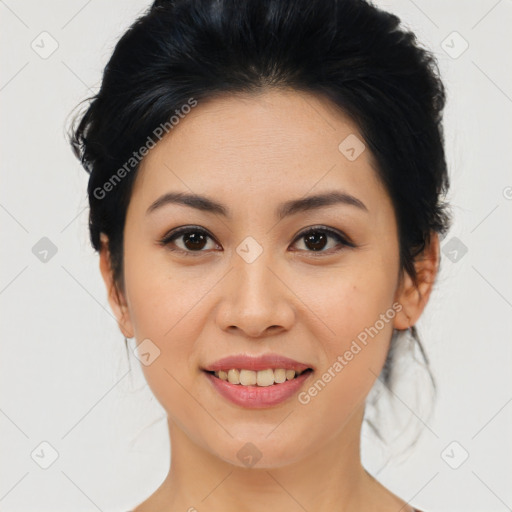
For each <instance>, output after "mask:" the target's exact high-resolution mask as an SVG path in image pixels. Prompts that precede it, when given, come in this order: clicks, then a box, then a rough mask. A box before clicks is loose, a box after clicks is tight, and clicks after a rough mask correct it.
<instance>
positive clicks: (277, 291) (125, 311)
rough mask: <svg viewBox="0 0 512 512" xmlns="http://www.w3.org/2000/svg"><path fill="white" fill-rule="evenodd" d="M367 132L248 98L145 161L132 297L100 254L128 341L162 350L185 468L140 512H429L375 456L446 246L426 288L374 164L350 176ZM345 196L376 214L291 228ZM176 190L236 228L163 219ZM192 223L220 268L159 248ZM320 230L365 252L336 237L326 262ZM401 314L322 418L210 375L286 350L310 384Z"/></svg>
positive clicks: (158, 388)
mask: <svg viewBox="0 0 512 512" xmlns="http://www.w3.org/2000/svg"><path fill="white" fill-rule="evenodd" d="M350 134H355V135H356V136H358V137H359V139H361V140H362V136H361V135H360V132H359V131H358V127H357V125H356V124H354V123H353V122H352V121H351V120H350V119H349V118H348V117H346V116H344V115H343V114H342V113H340V112H339V110H337V109H335V107H334V106H333V105H332V104H330V103H329V102H327V101H326V100H323V99H321V98H319V97H315V96H312V95H309V94H307V93H299V92H296V91H289V90H288V91H283V90H280V91H277V90H270V91H265V92H264V93H262V94H259V95H250V96H241V95H239V96H233V95H231V96H229V97H219V98H216V99H214V100H210V101H207V102H203V103H199V104H198V105H197V106H196V107H195V108H194V109H193V110H192V111H191V112H190V114H188V115H187V116H186V117H185V118H184V119H183V120H181V121H180V123H179V124H178V125H177V126H175V128H174V129H173V130H172V132H170V134H169V135H167V136H166V137H165V138H163V139H162V140H161V141H160V142H158V143H157V144H156V146H155V147H154V148H153V149H152V150H151V151H150V152H149V153H148V155H147V156H146V157H145V158H144V160H143V161H142V163H141V167H140V169H139V171H138V175H137V177H136V181H135V184H134V189H133V193H132V197H131V200H130V203H129V207H128V211H127V217H126V225H125V231H124V237H125V239H124V287H123V286H122V285H121V286H118V287H117V288H116V283H114V281H113V277H112V272H111V267H110V258H109V252H108V238H107V237H106V236H105V235H102V241H103V246H102V249H101V252H100V269H101V273H102V276H103V279H104V280H105V284H106V287H107V290H108V292H109V301H110V305H111V307H112V309H113V311H114V313H115V314H116V317H117V319H118V322H119V327H120V329H121V331H122V332H123V334H124V335H125V336H126V337H127V338H132V337H135V338H136V340H137V343H139V342H141V341H142V340H144V339H146V338H149V339H150V340H151V341H152V343H153V344H155V345H156V346H157V347H158V348H159V350H160V355H159V356H158V357H157V358H156V359H155V360H154V361H153V362H152V363H151V364H150V365H148V366H144V365H143V366H142V368H143V371H144V374H145V377H146V379H147V381H148V384H149V386H150V388H151V390H152V392H153V393H154V394H155V396H156V398H157V399H158V400H159V402H160V403H161V404H162V406H163V407H164V409H165V410H166V412H167V414H168V425H169V435H170V441H171V446H172V464H171V467H170V470H169V473H168V475H167V477H166V479H165V480H164V481H163V482H162V484H161V486H160V487H159V488H158V489H157V490H156V491H155V493H154V494H153V495H151V496H150V497H149V498H148V499H147V500H146V501H144V502H143V503H141V504H140V505H139V506H138V507H137V508H136V509H135V510H136V512H145V511H149V510H151V511H152V512H158V511H164V510H165V511H167V512H169V511H186V510H191V511H192V510H199V511H203V510H204V511H209V512H220V511H222V512H231V511H237V512H238V511H240V510H244V511H245V512H253V511H254V512H255V511H261V510H265V509H266V508H268V507H269V506H271V507H272V508H273V509H275V510H287V511H301V512H303V511H304V510H308V511H313V510H314V511H316V512H327V511H332V510H334V509H335V510H343V511H346V512H352V511H356V510H365V511H370V512H371V511H377V510H378V511H380V512H382V511H393V512H398V510H401V511H402V512H407V511H409V510H412V509H411V508H410V507H409V505H407V504H406V502H404V501H403V500H401V499H400V498H398V497H397V496H395V495H394V494H392V493H391V492H390V491H389V490H387V489H385V488H384V487H383V486H382V485H381V484H380V483H378V482H377V481H376V480H375V479H374V478H373V477H371V476H370V475H369V474H368V473H367V472H366V471H365V469H364V468H363V466H362V465H361V460H360V450H359V442H360V434H361V424H362V419H363V413H364V405H365V399H366V397H367V395H368V393H369V391H370V389H371V388H372V385H373V384H374V381H375V379H376V376H377V375H378V374H379V372H380V370H381V369H382V366H383V364H384V361H385V357H386V354H387V351H388V348H389V343H390V339H391V335H392V330H393V328H396V329H400V330H402V329H407V328H408V327H409V326H412V325H414V324H415V323H416V321H417V320H418V318H419V317H420V315H421V313H422V311H423V309H424V307H425V306H426V303H427V301H428V297H429V295H430V292H431V289H432V286H433V283H434V280H435V276H436V273H437V270H438V265H439V240H438V237H437V236H436V235H435V234H433V236H432V241H431V243H430V245H428V246H427V247H426V249H425V251H424V252H423V253H422V254H421V255H420V256H419V257H418V259H417V261H416V269H417V271H418V274H419V277H420V282H419V285H418V287H415V286H414V285H413V283H412V280H411V279H410V277H409V276H408V275H406V274H401V273H400V269H399V257H398V256H399V254H398V248H399V246H398V234H397V225H396V219H395V215H394V210H393V205H392V203H391V200H390V198H389V196H388V194H387V192H386V190H385V188H384V187H383V186H382V184H381V183H380V181H379V180H378V177H377V173H376V171H375V167H374V163H373V160H372V155H371V154H370V151H369V150H368V149H366V150H365V151H363V152H362V154H361V155H360V156H359V157H358V158H357V159H356V160H354V161H349V160H348V159H347V158H346V157H345V156H344V155H343V154H342V153H341V152H340V151H339V149H338V146H339V144H340V142H341V141H343V140H344V139H345V138H346V137H347V136H348V135H350ZM328 190H337V191H344V192H347V193H349V194H351V195H353V196H355V197H357V198H358V199H359V200H361V201H362V202H363V203H364V204H365V205H366V208H367V210H368V211H363V210H360V209H358V208H355V207H354V206H350V205H344V204H337V205H332V206H329V207H324V208H321V209H318V210H311V211H307V212H299V213H297V214H295V215H293V216H291V217H288V218H284V219H282V220H280V221H279V222H278V219H277V218H276V217H275V214H274V211H275V209H276V207H277V205H279V204H280V203H282V202H284V201H287V200H290V199H298V198H302V197H303V196H306V195H311V194H314V193H319V192H324V191H328ZM169 191H178V192H193V193H197V194H202V195H207V196H208V197H210V198H212V199H214V200H216V201H219V202H221V203H223V204H225V205H226V207H227V208H229V210H230V212H231V214H232V217H231V219H227V218H223V217H222V216H221V215H219V214H214V213H209V212H203V211H199V210H196V209H193V208H191V207H187V206H182V205H176V204H168V205H166V206H163V207H162V208H160V209H158V210H156V211H154V212H153V213H152V214H146V210H147V209H148V207H149V206H150V205H151V204H152V203H153V201H155V200H156V199H157V198H158V197H160V196H161V195H162V194H164V193H165V192H169ZM183 225H192V226H200V227H201V228H203V229H204V230H206V231H208V233H209V234H210V235H211V238H207V239H206V240H205V242H204V244H203V246H200V248H199V250H200V251H203V252H201V253H198V252H197V249H196V252H195V253H194V254H195V255H194V254H193V255H192V256H188V257H187V256H185V255H183V254H180V253H179V252H176V251H174V252H173V251H171V247H174V248H176V249H180V248H181V249H182V250H183V251H187V249H188V251H189V252H193V250H194V247H197V246H194V245H193V244H190V242H189V243H188V245H185V244H186V240H187V239H186V237H183V236H182V237H180V238H178V239H176V240H175V241H174V245H172V244H171V246H168V247H164V246H161V245H159V244H158V240H159V239H161V238H163V237H164V236H165V235H166V234H167V233H168V232H170V231H171V230H172V229H174V228H176V227H179V226H183ZM316 225H324V226H327V227H330V228H333V229H335V230H339V231H340V232H341V233H342V234H344V235H345V236H346V237H348V238H349V239H350V240H351V241H352V242H353V243H354V244H355V245H356V247H344V246H342V245H339V243H338V241H337V240H336V239H333V238H331V237H330V236H329V238H327V240H326V242H325V243H326V245H325V248H323V249H321V251H323V255H322V254H320V255H319V253H318V252H315V251H314V250H313V249H312V248H311V244H308V243H307V240H305V239H304V237H302V238H300V237H299V238H297V235H298V234H300V233H301V232H302V231H304V230H305V228H308V227H310V226H316ZM247 236H251V237H253V238H254V239H255V240H256V241H257V242H258V244H259V245H260V246H261V247H262V249H263V252H262V254H261V255H260V256H259V257H258V258H257V259H256V260H255V261H253V262H252V263H248V262H246V261H245V260H244V259H243V258H241V257H240V256H239V254H238V253H237V252H236V248H237V247H238V246H239V244H240V243H241V242H242V241H243V240H244V239H245V238H246V237H247ZM190 247H192V250H191V249H190ZM294 248H295V250H294ZM336 249H338V250H337V251H336ZM328 253H329V254H328ZM116 291H117V293H116ZM396 302H398V303H399V304H401V306H402V310H401V311H400V312H399V313H397V314H396V315H395V316H394V318H393V319H392V320H390V321H388V323H386V324H385V326H384V328H382V329H381V330H380V331H379V333H378V335H377V336H375V337H374V338H371V339H370V341H369V343H368V344H367V345H366V346H365V347H364V348H363V349H362V350H361V351H360V352H359V353H358V354H357V356H355V357H354V358H353V359H352V360H351V361H350V362H349V363H348V364H347V365H346V366H345V367H344V368H343V371H341V372H339V373H338V374H337V375H336V377H335V378H333V379H332V380H331V381H330V382H329V383H328V385H327V386H325V389H323V390H322V391H321V392H320V393H318V395H317V396H315V397H314V398H313V399H312V400H311V401H310V403H308V404H307V405H303V404H300V403H299V402H298V401H297V398H296V397H292V398H291V399H290V400H287V401H286V402H284V403H282V404H280V405H277V406H273V407H270V408H265V409H257V410H251V409H247V408H242V407H239V406H236V405H234V404H232V403H230V402H228V401H226V400H225V399H224V398H222V397H221V396H220V395H218V394H217V393H216V392H215V391H214V390H213V389H212V387H211V386H210V382H208V380H207V378H206V377H205V375H204V373H203V372H202V371H201V370H200V367H201V366H204V365H206V364H207V363H212V362H214V361H215V360H217V359H219V358H221V357H224V356H226V355H230V354H235V353H238V354H239V353H247V354H256V355H258V354H263V353H267V352H277V353H280V354H283V355H285V356H288V357H291V358H293V359H296V360H298V361H301V362H305V363H307V364H309V365H311V366H313V367H314V368H315V372H314V376H312V377H310V379H309V382H310V384H309V385H311V383H313V382H314V381H316V380H317V378H319V377H320V376H321V375H322V373H323V372H324V371H326V370H327V369H328V368H329V367H331V366H332V365H333V363H334V362H335V361H336V358H337V357H338V355H341V354H343V353H344V352H345V351H346V350H347V349H348V348H349V347H350V344H351V342H352V341H353V340H354V339H356V338H357V335H358V334H359V333H360V332H361V331H363V330H364V328H365V327H368V326H372V325H374V324H375V322H376V320H378V319H379V315H381V314H383V313H386V311H388V310H393V309H392V305H393V303H396ZM248 442H250V443H253V444H254V445H255V446H256V447H257V448H258V450H259V451H260V452H261V454H262V457H261V459H260V460H259V461H258V462H257V463H256V465H255V466H253V467H246V466H245V465H244V464H243V463H242V462H241V460H239V458H238V457H237V452H238V451H239V450H240V449H241V448H242V447H243V446H244V445H245V444H246V443H248ZM191 507H194V508H191Z"/></svg>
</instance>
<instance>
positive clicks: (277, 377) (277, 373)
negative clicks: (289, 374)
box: [274, 368, 286, 384]
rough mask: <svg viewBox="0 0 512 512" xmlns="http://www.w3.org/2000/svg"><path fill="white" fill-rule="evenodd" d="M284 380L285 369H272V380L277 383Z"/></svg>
mask: <svg viewBox="0 0 512 512" xmlns="http://www.w3.org/2000/svg"><path fill="white" fill-rule="evenodd" d="M285 380H286V370H283V369H282V368H279V369H278V370H274V382H275V383H277V384H282V383H283V382H284V381H285Z"/></svg>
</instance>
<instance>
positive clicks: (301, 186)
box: [132, 90, 385, 207]
mask: <svg viewBox="0 0 512 512" xmlns="http://www.w3.org/2000/svg"><path fill="white" fill-rule="evenodd" d="M340 144H341V146H340ZM352 147H353V148H355V151H357V153H359V151H361V149H362V148H364V143H363V137H362V135H361V134H360V132H359V129H358V127H357V125H356V124H355V123H354V122H353V121H352V120H351V119H350V118H349V117H348V116H346V115H345V114H343V113H342V112H341V111H340V110H339V109H337V108H336V107H335V106H334V105H333V104H332V103H330V102H329V101H327V100H325V99H322V98H320V97H318V96H315V95H312V94H309V93H304V92H297V91H291V90H272V91H267V92H265V93H261V94H251V95H240V94H238V95H229V96H222V97H218V98H215V99H210V100H208V101H205V102H198V105H197V106H196V107H194V108H193V109H191V111H190V113H188V114H186V115H182V118H180V120H179V122H178V123H177V124H176V125H174V127H173V128H172V130H171V131H170V132H169V133H168V134H167V135H166V136H165V137H164V138H163V139H162V140H161V141H159V142H158V143H157V144H156V146H155V147H154V148H153V149H151V150H150V151H149V152H148V154H147V155H146V156H145V157H144V159H143V161H142V162H141V165H140V167H139V171H138V175H137V178H136V181H135V184H134V189H133V197H132V199H133V200H136V201H137V202H138V203H141V205H146V207H147V205H148V204H150V203H151V202H152V201H154V200H155V198H156V197H158V196H159V195H161V194H162V193H164V192H166V191H168V190H178V191H183V192H194V193H202V192H204V193H208V194H209V195H210V196H215V197H218V198H222V199H223V202H226V203H233V202H237V201H243V202H245V203H246V204H248V203H250V204H251V205H252V206H255V205H256V204H257V203H258V202H259V204H260V207H262V206H264V204H265V203H266V202H268V201H270V200H272V198H274V197H275V198H276V201H277V198H280V199H282V198H283V195H285V196H286V198H289V197H290V196H293V197H301V196H304V195H306V194H308V193H309V192H313V191H314V192H319V191H320V190H325V189H333V188H336V189H343V191H344V192H347V193H350V194H353V195H359V197H360V198H361V199H362V200H363V202H365V204H367V203H372V202H374V201H375V200H378V196H379V195H381V196H382V194H385V190H384V189H383V187H382V185H381V183H380V181H379V180H378V176H377V173H376V171H375V164H374V160H373V157H372V155H371V154H370V152H369V151H368V149H367V148H366V149H364V150H362V152H361V153H360V154H359V155H358V156H357V153H356V156H357V158H355V159H354V158H353V156H354V152H352V153H347V152H346V150H347V148H348V149H349V150H350V149H351V148H352ZM347 156H348V157H350V158H348V157H347ZM372 195H373V196H374V197H370V196H372ZM363 197H365V198H366V201H365V199H364V198H363Z"/></svg>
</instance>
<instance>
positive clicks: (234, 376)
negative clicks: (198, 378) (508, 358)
mask: <svg viewBox="0 0 512 512" xmlns="http://www.w3.org/2000/svg"><path fill="white" fill-rule="evenodd" d="M219 373H220V372H219ZM223 373H225V372H223ZM226 375H227V377H226V378H225V379H224V380H228V381H229V382H231V384H240V372H239V371H238V370H229V372H228V373H227V374H226Z"/></svg>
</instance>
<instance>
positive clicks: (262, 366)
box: [203, 354, 313, 372]
mask: <svg viewBox="0 0 512 512" xmlns="http://www.w3.org/2000/svg"><path fill="white" fill-rule="evenodd" d="M232 368H236V369H244V370H253V371H259V370H266V369H268V368H272V369H273V370H275V369H277V368H283V369H285V370H295V371H296V372H302V371H304V370H307V369H308V368H311V369H313V368H312V366H311V365H307V364H304V363H300V362H299V361H295V360H294V359H290V358H289V357H285V356H282V355H279V354H263V355H260V356H250V355H246V354H239V355H232V356H227V357H223V358H222V359H219V360H217V361H215V362H214V363H212V364H208V365H207V366H205V367H204V368H203V370H206V371H209V372H211V371H213V372H217V371H220V370H224V371H226V370H231V369H232Z"/></svg>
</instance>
